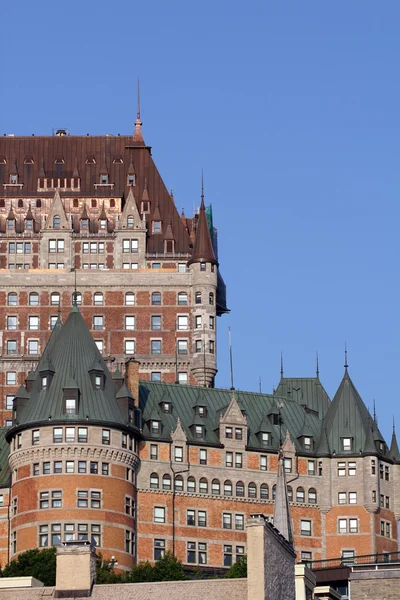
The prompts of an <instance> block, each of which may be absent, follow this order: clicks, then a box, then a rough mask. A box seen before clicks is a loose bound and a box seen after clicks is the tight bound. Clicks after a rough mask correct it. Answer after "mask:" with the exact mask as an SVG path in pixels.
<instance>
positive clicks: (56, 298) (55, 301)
mask: <svg viewBox="0 0 400 600" xmlns="http://www.w3.org/2000/svg"><path fill="white" fill-rule="evenodd" d="M50 304H51V305H52V306H58V305H59V304H60V294H59V293H58V292H53V293H52V294H51V296H50Z"/></svg>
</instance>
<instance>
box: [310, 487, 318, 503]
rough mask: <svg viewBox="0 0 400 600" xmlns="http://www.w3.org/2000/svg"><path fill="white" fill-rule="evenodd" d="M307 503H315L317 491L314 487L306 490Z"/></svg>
mask: <svg viewBox="0 0 400 600" xmlns="http://www.w3.org/2000/svg"><path fill="white" fill-rule="evenodd" d="M308 503H309V504H316V503H317V491H316V489H315V488H310V489H309V490H308Z"/></svg>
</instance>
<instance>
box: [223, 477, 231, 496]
mask: <svg viewBox="0 0 400 600" xmlns="http://www.w3.org/2000/svg"><path fill="white" fill-rule="evenodd" d="M224 496H232V482H231V481H229V479H227V480H226V481H225V482H224Z"/></svg>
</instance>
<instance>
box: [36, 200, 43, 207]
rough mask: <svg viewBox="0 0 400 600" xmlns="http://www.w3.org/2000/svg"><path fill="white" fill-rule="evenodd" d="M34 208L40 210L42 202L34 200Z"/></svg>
mask: <svg viewBox="0 0 400 600" xmlns="http://www.w3.org/2000/svg"><path fill="white" fill-rule="evenodd" d="M36 208H42V201H41V200H36Z"/></svg>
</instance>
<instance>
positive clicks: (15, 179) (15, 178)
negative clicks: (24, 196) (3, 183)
mask: <svg viewBox="0 0 400 600" xmlns="http://www.w3.org/2000/svg"><path fill="white" fill-rule="evenodd" d="M10 183H11V184H12V185H16V184H17V183H18V175H10Z"/></svg>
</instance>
